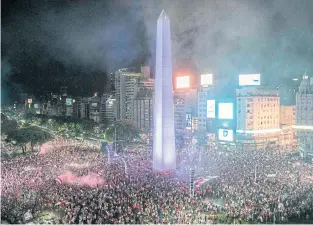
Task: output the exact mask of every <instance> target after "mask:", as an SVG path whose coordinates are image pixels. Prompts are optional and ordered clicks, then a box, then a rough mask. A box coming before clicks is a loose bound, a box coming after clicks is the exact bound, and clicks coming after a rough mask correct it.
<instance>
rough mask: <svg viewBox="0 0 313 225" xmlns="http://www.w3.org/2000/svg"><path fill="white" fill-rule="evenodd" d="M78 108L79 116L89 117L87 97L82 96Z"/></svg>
mask: <svg viewBox="0 0 313 225" xmlns="http://www.w3.org/2000/svg"><path fill="white" fill-rule="evenodd" d="M80 110H81V112H80V116H81V117H80V118H82V119H90V102H89V99H88V98H82V101H81V107H80Z"/></svg>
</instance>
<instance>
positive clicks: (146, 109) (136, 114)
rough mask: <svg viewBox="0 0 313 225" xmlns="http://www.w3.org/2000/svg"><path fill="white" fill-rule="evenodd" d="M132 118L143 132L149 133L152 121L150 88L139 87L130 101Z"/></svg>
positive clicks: (151, 94)
mask: <svg viewBox="0 0 313 225" xmlns="http://www.w3.org/2000/svg"><path fill="white" fill-rule="evenodd" d="M132 110H133V114H132V118H133V121H134V122H135V123H136V124H137V125H138V128H139V129H140V130H141V131H142V132H144V133H150V132H151V130H152V122H153V117H152V116H153V93H152V90H151V89H148V88H141V89H139V91H138V92H137V93H136V96H135V97H134V99H133V103H132Z"/></svg>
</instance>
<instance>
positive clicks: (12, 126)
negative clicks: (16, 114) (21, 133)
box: [1, 113, 18, 135]
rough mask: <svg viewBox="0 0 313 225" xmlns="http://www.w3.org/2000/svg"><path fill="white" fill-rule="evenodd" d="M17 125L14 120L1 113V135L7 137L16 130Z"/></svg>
mask: <svg viewBox="0 0 313 225" xmlns="http://www.w3.org/2000/svg"><path fill="white" fill-rule="evenodd" d="M17 128H18V124H17V122H16V120H11V119H9V118H8V117H6V116H5V115H4V114H2V113H1V133H3V134H6V135H9V134H10V133H12V132H14V131H15V130H17Z"/></svg>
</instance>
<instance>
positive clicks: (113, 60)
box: [1, 0, 313, 103]
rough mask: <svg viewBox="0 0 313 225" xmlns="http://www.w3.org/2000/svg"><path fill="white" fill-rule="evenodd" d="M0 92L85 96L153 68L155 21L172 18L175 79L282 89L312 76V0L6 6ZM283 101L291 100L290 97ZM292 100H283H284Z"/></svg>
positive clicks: (19, 2)
mask: <svg viewBox="0 0 313 225" xmlns="http://www.w3.org/2000/svg"><path fill="white" fill-rule="evenodd" d="M1 5H2V12H1V14H2V15H1V16H2V24H1V25H2V26H1V34H2V36H1V57H2V58H1V81H2V84H1V94H2V98H1V99H2V103H8V102H10V101H11V100H12V99H14V97H15V96H16V94H17V93H19V92H28V93H34V94H35V95H37V96H39V95H42V94H46V93H49V92H51V91H52V92H58V91H59V87H60V86H63V85H66V86H68V87H69V93H71V94H73V95H82V96H86V95H89V94H91V93H93V92H95V91H99V92H102V91H103V88H104V86H105V82H106V77H108V76H109V74H110V73H111V72H114V70H116V69H117V68H124V67H129V66H139V65H140V64H147V65H150V66H152V68H153V66H154V61H155V34H156V19H157V18H158V15H159V13H160V12H161V10H162V9H163V8H164V9H165V10H166V12H167V14H168V16H169V17H170V19H171V29H172V52H173V64H174V65H173V66H174V73H176V72H177V71H180V72H181V73H184V69H186V70H188V71H192V73H193V74H199V73H204V72H212V73H214V74H215V75H216V78H217V79H218V80H219V84H220V85H221V87H223V86H227V85H228V84H229V83H230V82H231V81H233V80H234V79H236V77H237V75H238V74H239V73H261V74H262V81H263V84H270V85H273V86H278V85H282V86H284V88H285V89H286V90H288V89H290V88H291V87H292V86H293V85H295V84H294V83H293V82H292V80H291V79H292V78H294V77H297V78H300V77H301V76H302V74H303V73H304V71H305V70H307V73H308V74H309V75H313V16H312V15H313V1H312V0H274V1H272V0H195V1H190V0H167V1H162V0H155V1H153V0H134V1H133V0H124V1H122V0H114V1H113V0H112V1H111V0H99V1H96V0H93V1H92V0H38V1H36V0H2V1H1ZM286 95H287V94H286ZM285 97H286V96H285Z"/></svg>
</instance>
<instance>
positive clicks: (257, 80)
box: [239, 74, 261, 86]
mask: <svg viewBox="0 0 313 225" xmlns="http://www.w3.org/2000/svg"><path fill="white" fill-rule="evenodd" d="M258 85H261V75H260V74H239V86H258Z"/></svg>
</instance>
